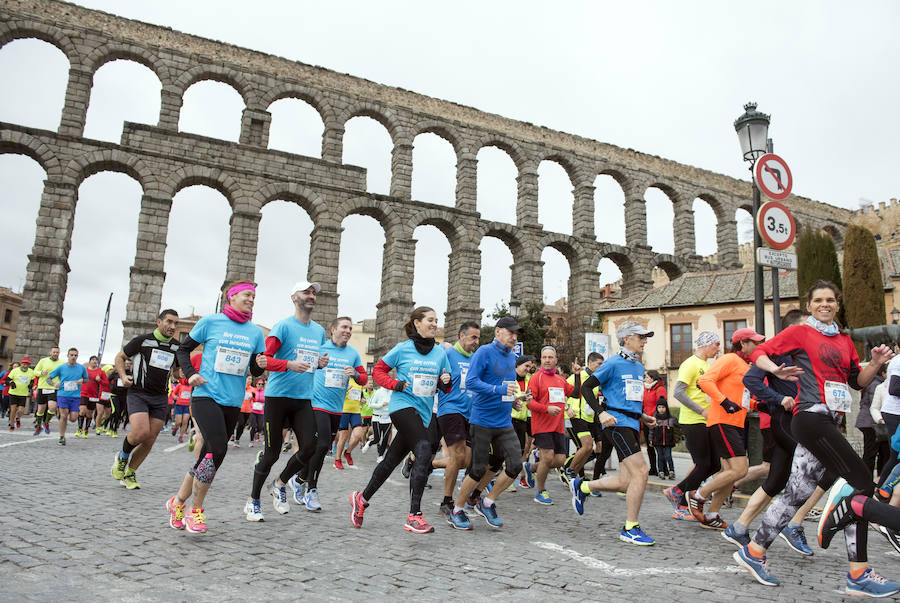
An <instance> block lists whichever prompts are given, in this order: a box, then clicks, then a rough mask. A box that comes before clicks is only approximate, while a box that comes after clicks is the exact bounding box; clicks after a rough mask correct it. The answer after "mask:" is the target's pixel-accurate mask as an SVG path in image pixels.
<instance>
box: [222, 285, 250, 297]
mask: <svg viewBox="0 0 900 603" xmlns="http://www.w3.org/2000/svg"><path fill="white" fill-rule="evenodd" d="M247 289H250V290H251V291H254V292H255V291H256V287H254V286H253V285H252V284H250V283H241V284H239V285H235V286H234V287H232V288H231V289H229V290H228V293H227V294H226V295H225V298H226V299H231V296H232V295H235V294H237V293H240V292H241V291H246V290H247Z"/></svg>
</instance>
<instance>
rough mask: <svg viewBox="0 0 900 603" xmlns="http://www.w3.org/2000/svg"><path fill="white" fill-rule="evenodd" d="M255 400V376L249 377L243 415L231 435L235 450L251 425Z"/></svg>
mask: <svg viewBox="0 0 900 603" xmlns="http://www.w3.org/2000/svg"><path fill="white" fill-rule="evenodd" d="M254 400H256V387H254V385H253V376H252V375H248V376H247V385H246V386H245V387H244V401H243V402H242V403H241V414H240V415H238V421H237V425H235V426H234V433H233V434H231V445H232V446H234V447H235V448H240V447H241V436H242V435H244V428H245V427H246V426H247V425H249V424H250V408H251V405H252V404H253V401H254ZM173 433H174V431H173Z"/></svg>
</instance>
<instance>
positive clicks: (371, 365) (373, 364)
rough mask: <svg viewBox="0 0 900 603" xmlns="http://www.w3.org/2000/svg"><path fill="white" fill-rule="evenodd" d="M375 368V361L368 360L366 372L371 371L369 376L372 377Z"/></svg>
mask: <svg viewBox="0 0 900 603" xmlns="http://www.w3.org/2000/svg"><path fill="white" fill-rule="evenodd" d="M374 368H375V363H374V362H367V363H366V372H367V373H369V376H370V377H371V375H372V369H374Z"/></svg>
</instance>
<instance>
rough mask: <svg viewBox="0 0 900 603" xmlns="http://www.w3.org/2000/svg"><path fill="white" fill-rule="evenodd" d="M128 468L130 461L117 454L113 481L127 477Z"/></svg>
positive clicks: (114, 460) (114, 462) (112, 470)
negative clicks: (126, 470)
mask: <svg viewBox="0 0 900 603" xmlns="http://www.w3.org/2000/svg"><path fill="white" fill-rule="evenodd" d="M60 440H65V438H60ZM127 468H128V459H127V458H124V459H123V458H122V457H120V456H119V453H118V452H117V453H116V456H115V458H114V459H113V465H112V469H111V470H110V472H111V473H112V476H113V479H114V480H117V481H120V480H121V479H122V478H123V477H125V469H127Z"/></svg>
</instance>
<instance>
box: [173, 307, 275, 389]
mask: <svg viewBox="0 0 900 603" xmlns="http://www.w3.org/2000/svg"><path fill="white" fill-rule="evenodd" d="M190 337H191V339H193V340H194V341H196V342H197V343H202V344H203V358H202V363H201V365H200V376H201V377H203V378H204V379H206V383H204V384H203V385H199V386H197V387H195V388H194V389H193V390H192V391H191V395H192V396H193V397H196V398H212V399H213V400H215V401H216V403H217V404H219V405H221V406H240V405H241V403H243V401H244V390H245V387H246V383H247V371H248V370H249V369H250V357H251V355H253V354H261V353H262V352H263V351H265V342H264V340H263V334H262V331H261V330H260V328H259V327H257V326H256V325H255V324H253V323H252V322H249V321H248V322H244V323H240V322H235V321H233V320H231V319H230V318H228V317H227V316H225V315H224V314H222V313H218V314H209V315H207V316H204V317H203V318H201V319H200V320H199V321H197V324H196V325H194V328H193V329H191V333H190ZM266 395H269V389H268V387H267V388H266Z"/></svg>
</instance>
